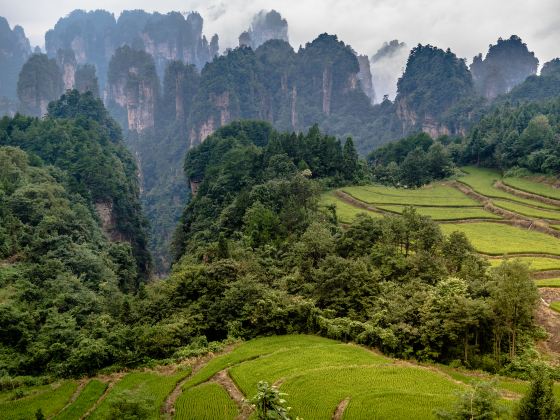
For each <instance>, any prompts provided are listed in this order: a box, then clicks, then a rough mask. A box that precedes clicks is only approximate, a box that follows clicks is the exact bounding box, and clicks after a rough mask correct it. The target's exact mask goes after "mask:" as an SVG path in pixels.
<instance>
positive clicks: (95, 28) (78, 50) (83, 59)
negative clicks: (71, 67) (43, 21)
mask: <svg viewBox="0 0 560 420" xmlns="http://www.w3.org/2000/svg"><path fill="white" fill-rule="evenodd" d="M114 34H115V17H114V16H113V15H112V14H111V13H109V12H106V11H104V10H96V11H91V12H85V11H83V10H74V11H73V12H72V13H70V14H69V15H68V16H66V17H63V18H61V19H59V20H58V22H57V23H56V25H55V27H54V28H53V29H51V30H49V31H48V32H47V33H46V34H45V48H46V50H47V55H48V56H49V57H56V56H57V53H58V51H59V50H63V51H64V50H72V51H73V52H74V56H75V59H76V62H77V64H85V63H90V64H94V65H95V66H96V68H97V73H98V74H99V75H100V76H101V77H102V78H103V79H102V83H104V82H105V79H104V77H105V75H106V74H107V66H108V63H109V59H110V58H111V55H112V54H113V51H114V49H115V47H114V44H113V37H114Z"/></svg>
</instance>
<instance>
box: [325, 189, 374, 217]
mask: <svg viewBox="0 0 560 420" xmlns="http://www.w3.org/2000/svg"><path fill="white" fill-rule="evenodd" d="M331 204H334V205H335V206H336V215H337V217H338V220H339V221H340V222H342V223H352V221H353V220H354V218H355V217H356V215H358V214H360V213H366V214H367V215H368V216H370V217H382V215H381V214H380V213H375V212H373V211H368V210H366V209H363V208H360V207H356V206H353V205H352V204H349V203H347V202H345V201H343V200H342V199H340V198H338V197H337V196H336V195H335V194H334V191H329V192H327V193H324V194H322V195H321V199H320V201H319V205H321V206H328V205H331Z"/></svg>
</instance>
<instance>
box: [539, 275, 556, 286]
mask: <svg viewBox="0 0 560 420" xmlns="http://www.w3.org/2000/svg"><path fill="white" fill-rule="evenodd" d="M535 283H536V284H537V286H539V287H560V278H558V277H557V278H554V279H539V280H535Z"/></svg>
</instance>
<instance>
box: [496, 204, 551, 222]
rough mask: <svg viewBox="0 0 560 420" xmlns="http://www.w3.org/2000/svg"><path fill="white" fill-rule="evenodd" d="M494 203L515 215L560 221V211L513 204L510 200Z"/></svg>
mask: <svg viewBox="0 0 560 420" xmlns="http://www.w3.org/2000/svg"><path fill="white" fill-rule="evenodd" d="M493 201H494V204H495V205H496V206H498V207H501V208H503V209H506V210H509V211H512V212H514V213H518V214H522V215H524V216H529V217H534V218H538V219H551V220H560V212H558V211H554V210H545V209H540V208H535V207H530V206H526V205H524V204H520V203H513V202H511V201H508V200H493Z"/></svg>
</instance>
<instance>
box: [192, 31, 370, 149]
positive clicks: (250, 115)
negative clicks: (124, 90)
mask: <svg viewBox="0 0 560 420" xmlns="http://www.w3.org/2000/svg"><path fill="white" fill-rule="evenodd" d="M362 70H363V72H362V75H361V76H360V65H359V62H358V58H357V57H356V55H355V53H354V51H353V50H352V48H350V46H348V45H346V44H344V43H343V42H341V41H339V40H338V39H337V37H336V36H333V35H327V34H322V35H320V36H319V37H318V38H317V39H315V40H314V41H313V42H310V43H308V44H306V45H305V47H304V48H301V49H300V50H299V51H298V52H297V53H296V52H295V51H294V50H293V49H292V47H291V46H290V45H289V44H288V43H287V42H285V41H281V40H270V41H267V42H265V43H264V44H263V45H261V46H260V47H258V48H257V49H256V50H254V51H253V50H252V49H251V48H248V47H239V48H237V49H235V50H232V51H229V52H228V53H227V54H226V55H224V56H222V57H219V58H217V59H216V60H214V61H213V62H212V63H209V64H208V65H207V66H206V67H205V68H204V69H203V71H202V73H201V79H200V88H199V91H198V94H197V96H196V98H195V100H194V104H195V105H194V108H193V111H192V114H191V120H192V125H191V130H190V144H191V145H195V144H198V143H200V142H201V141H203V140H204V139H205V138H206V137H207V136H208V135H210V134H211V133H212V132H214V130H216V129H217V128H219V127H220V126H222V125H225V124H227V123H228V122H230V121H232V120H235V119H261V120H266V121H269V122H271V123H272V124H274V126H275V127H278V128H279V129H286V130H296V131H299V130H302V129H305V128H307V127H310V126H311V125H313V124H315V123H319V124H321V126H322V127H325V129H326V130H329V131H330V132H332V133H334V134H339V135H344V134H347V133H349V132H351V133H353V134H354V135H356V136H357V137H359V138H358V143H360V142H361V141H362V138H361V136H360V135H359V134H358V133H357V130H355V128H356V127H355V124H354V123H356V122H357V121H361V122H363V123H364V124H365V122H366V121H367V119H368V118H369V117H371V112H372V107H371V100H370V99H369V98H368V96H366V94H365V93H364V85H363V84H362V82H361V81H360V77H363V78H364V80H365V82H366V83H365V84H366V85H367V78H368V77H367V76H364V74H365V73H367V69H365V70H364V69H362ZM365 90H367V87H366V89H365ZM350 121H353V122H354V123H351V122H350Z"/></svg>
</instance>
